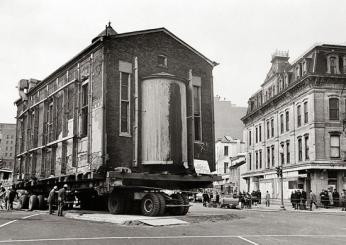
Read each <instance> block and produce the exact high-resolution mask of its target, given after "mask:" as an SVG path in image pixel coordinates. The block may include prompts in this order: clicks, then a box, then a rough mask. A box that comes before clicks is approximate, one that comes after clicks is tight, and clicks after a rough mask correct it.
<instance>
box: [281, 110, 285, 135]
mask: <svg viewBox="0 0 346 245" xmlns="http://www.w3.org/2000/svg"><path fill="white" fill-rule="evenodd" d="M280 132H281V133H282V134H283V133H284V114H281V115H280Z"/></svg>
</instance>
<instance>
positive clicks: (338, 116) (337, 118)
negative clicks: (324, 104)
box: [328, 97, 340, 121]
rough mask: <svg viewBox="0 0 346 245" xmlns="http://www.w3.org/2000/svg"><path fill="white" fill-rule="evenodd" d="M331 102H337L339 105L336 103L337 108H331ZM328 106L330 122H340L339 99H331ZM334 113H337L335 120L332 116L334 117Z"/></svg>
mask: <svg viewBox="0 0 346 245" xmlns="http://www.w3.org/2000/svg"><path fill="white" fill-rule="evenodd" d="M331 101H336V102H337V103H336V108H331ZM328 105H329V111H328V113H329V120H331V121H337V120H339V118H340V115H339V114H340V100H339V98H336V97H332V98H329V100H328ZM332 111H335V116H336V117H335V118H333V117H332V116H331V115H332V113H331V112H332Z"/></svg>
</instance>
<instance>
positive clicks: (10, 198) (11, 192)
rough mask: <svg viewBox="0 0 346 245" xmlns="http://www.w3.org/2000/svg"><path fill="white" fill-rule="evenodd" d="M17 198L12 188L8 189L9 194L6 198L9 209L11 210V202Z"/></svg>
mask: <svg viewBox="0 0 346 245" xmlns="http://www.w3.org/2000/svg"><path fill="white" fill-rule="evenodd" d="M16 196H17V192H16V190H15V189H14V188H10V194H9V197H8V204H9V209H11V210H12V209H13V201H14V199H15V198H16Z"/></svg>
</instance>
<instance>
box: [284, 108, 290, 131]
mask: <svg viewBox="0 0 346 245" xmlns="http://www.w3.org/2000/svg"><path fill="white" fill-rule="evenodd" d="M285 114H286V131H289V130H290V123H289V122H290V112H289V111H286V113H285Z"/></svg>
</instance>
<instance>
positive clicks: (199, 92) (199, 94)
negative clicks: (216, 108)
mask: <svg viewBox="0 0 346 245" xmlns="http://www.w3.org/2000/svg"><path fill="white" fill-rule="evenodd" d="M195 88H196V89H197V98H198V103H199V113H198V114H197V113H195V106H194V108H193V119H194V125H193V127H194V132H195V133H194V135H195V139H194V142H202V141H203V138H202V137H203V135H202V87H201V86H200V85H199V84H198V85H197V84H193V85H192V91H193V100H195ZM196 122H198V125H199V126H198V127H199V128H198V134H197V133H196ZM196 135H198V138H196Z"/></svg>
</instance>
